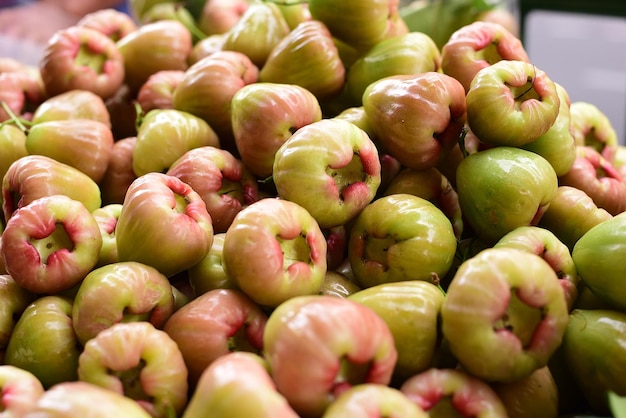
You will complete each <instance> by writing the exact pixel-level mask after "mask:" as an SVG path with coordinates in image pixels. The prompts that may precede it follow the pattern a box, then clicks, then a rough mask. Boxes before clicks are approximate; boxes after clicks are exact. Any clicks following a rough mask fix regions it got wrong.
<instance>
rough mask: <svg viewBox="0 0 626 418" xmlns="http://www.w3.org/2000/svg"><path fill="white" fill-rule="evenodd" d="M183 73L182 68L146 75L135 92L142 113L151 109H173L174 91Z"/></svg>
mask: <svg viewBox="0 0 626 418" xmlns="http://www.w3.org/2000/svg"><path fill="white" fill-rule="evenodd" d="M184 75H185V71H183V70H161V71H157V72H156V73H154V74H152V75H151V76H150V77H148V79H147V80H146V82H145V83H143V84H142V85H141V87H140V88H139V91H138V92H137V102H138V103H139V106H141V110H142V111H143V112H144V114H145V113H148V112H150V111H151V110H153V109H173V108H174V91H175V90H176V87H178V84H179V83H180V81H181V80H182V79H183V76H184Z"/></svg>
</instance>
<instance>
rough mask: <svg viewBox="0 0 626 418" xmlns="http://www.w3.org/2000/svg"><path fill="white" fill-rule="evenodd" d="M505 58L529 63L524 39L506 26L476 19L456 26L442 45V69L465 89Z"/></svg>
mask: <svg viewBox="0 0 626 418" xmlns="http://www.w3.org/2000/svg"><path fill="white" fill-rule="evenodd" d="M502 60H509V61H510V60H516V61H525V62H530V59H529V58H528V54H527V53H526V50H525V48H524V45H523V44H522V41H521V39H520V38H519V37H518V36H516V35H515V34H514V33H512V32H511V31H510V30H509V29H507V28H506V27H505V26H503V25H501V24H498V23H494V22H484V21H476V22H473V23H470V24H467V25H464V26H462V27H460V28H459V29H457V30H456V31H455V32H454V33H453V34H452V35H451V36H450V39H448V40H447V42H446V43H445V44H444V45H443V46H442V48H441V69H442V71H443V72H444V73H445V74H448V75H450V76H452V77H454V78H456V79H457V80H459V81H460V82H461V84H462V85H463V87H464V88H465V90H466V91H469V88H470V84H471V83H472V80H473V79H474V77H475V76H476V74H477V73H478V72H479V71H480V70H482V69H483V68H486V67H489V66H491V65H492V64H495V63H496V62H499V61H502Z"/></svg>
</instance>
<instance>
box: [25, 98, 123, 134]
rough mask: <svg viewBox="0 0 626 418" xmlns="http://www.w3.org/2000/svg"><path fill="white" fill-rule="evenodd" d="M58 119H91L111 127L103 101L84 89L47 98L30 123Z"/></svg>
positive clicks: (34, 113)
mask: <svg viewBox="0 0 626 418" xmlns="http://www.w3.org/2000/svg"><path fill="white" fill-rule="evenodd" d="M60 119H93V120H97V121H99V122H102V123H104V124H105V125H107V126H109V127H110V126H111V116H110V115H109V111H108V109H107V107H106V103H105V100H104V99H103V98H102V97H100V96H99V95H97V94H96V93H94V92H92V91H90V90H85V89H73V90H69V91H66V92H64V93H59V94H57V95H55V96H52V97H48V98H47V99H46V100H45V101H43V102H42V103H41V104H40V105H39V106H37V109H35V111H34V112H33V116H32V122H33V124H35V125H36V124H38V123H40V122H48V121H53V120H60Z"/></svg>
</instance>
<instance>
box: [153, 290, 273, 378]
mask: <svg viewBox="0 0 626 418" xmlns="http://www.w3.org/2000/svg"><path fill="white" fill-rule="evenodd" d="M266 322H267V314H266V313H265V312H264V311H263V310H262V309H261V308H260V307H259V306H258V305H257V304H256V303H255V302H254V301H253V300H252V299H250V298H249V297H247V296H246V295H245V294H244V293H242V292H241V291H240V290H237V289H214V290H210V291H207V292H205V293H203V294H201V295H199V296H197V297H196V298H194V299H192V300H191V301H189V302H188V303H186V304H185V305H184V306H182V307H181V308H180V309H178V310H177V311H176V312H174V313H173V314H172V315H171V316H170V317H169V319H168V320H167V322H166V323H165V325H164V327H163V330H164V331H165V332H166V333H167V334H168V335H169V336H170V338H171V339H172V340H174V341H175V342H176V344H177V345H178V347H179V349H180V351H181V354H182V355H183V359H184V360H185V364H186V366H187V370H188V372H189V383H190V384H191V386H192V387H195V386H196V384H199V380H200V379H201V376H202V374H203V373H204V371H205V369H206V368H207V367H210V366H211V364H212V363H213V362H215V361H217V360H218V359H219V358H220V357H222V356H224V355H226V354H228V353H229V352H233V351H245V352H251V353H256V354H260V353H261V352H262V350H263V331H264V329H265V324H266ZM198 347H202V349H201V350H198Z"/></svg>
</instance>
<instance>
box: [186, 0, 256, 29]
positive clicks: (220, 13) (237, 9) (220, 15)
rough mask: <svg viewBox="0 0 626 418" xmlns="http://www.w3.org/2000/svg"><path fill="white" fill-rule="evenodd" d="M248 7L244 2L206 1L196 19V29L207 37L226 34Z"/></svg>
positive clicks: (228, 0) (235, 0) (230, 0)
mask: <svg viewBox="0 0 626 418" xmlns="http://www.w3.org/2000/svg"><path fill="white" fill-rule="evenodd" d="M249 5H250V3H249V2H248V1H246V0H208V1H206V2H205V3H204V6H203V8H202V11H201V13H200V15H199V16H198V18H197V24H198V28H199V29H200V30H202V32H204V33H205V34H207V35H213V34H221V33H226V32H228V31H229V30H230V29H231V28H232V27H233V26H235V24H236V23H237V22H238V21H239V19H241V16H243V14H244V13H245V12H246V10H247V9H248V7H249Z"/></svg>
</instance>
